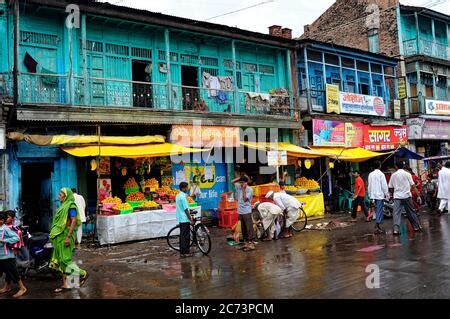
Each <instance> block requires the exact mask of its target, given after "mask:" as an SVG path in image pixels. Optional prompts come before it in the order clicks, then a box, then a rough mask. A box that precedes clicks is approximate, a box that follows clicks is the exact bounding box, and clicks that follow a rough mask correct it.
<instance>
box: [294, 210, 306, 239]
mask: <svg viewBox="0 0 450 319" xmlns="http://www.w3.org/2000/svg"><path fill="white" fill-rule="evenodd" d="M298 212H299V215H298V218H297V220H296V221H295V222H294V223H293V224H292V226H291V227H292V229H293V230H294V231H296V232H298V233H299V232H301V231H302V230H303V229H305V227H306V224H307V223H308V217H307V216H306V213H305V211H304V210H303V208H301V207H300V208H299V209H298Z"/></svg>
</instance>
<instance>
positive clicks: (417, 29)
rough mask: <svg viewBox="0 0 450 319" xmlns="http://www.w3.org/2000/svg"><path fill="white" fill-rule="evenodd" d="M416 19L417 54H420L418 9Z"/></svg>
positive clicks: (415, 14)
mask: <svg viewBox="0 0 450 319" xmlns="http://www.w3.org/2000/svg"><path fill="white" fill-rule="evenodd" d="M414 19H415V22H416V35H417V37H416V41H417V54H420V28H419V17H418V15H417V11H416V12H414Z"/></svg>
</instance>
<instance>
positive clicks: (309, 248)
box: [0, 213, 450, 299]
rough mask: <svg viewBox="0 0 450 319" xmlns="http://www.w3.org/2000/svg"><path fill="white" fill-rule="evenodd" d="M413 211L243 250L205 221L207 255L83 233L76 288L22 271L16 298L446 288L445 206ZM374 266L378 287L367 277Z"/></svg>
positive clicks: (449, 279)
mask: <svg viewBox="0 0 450 319" xmlns="http://www.w3.org/2000/svg"><path fill="white" fill-rule="evenodd" d="M329 219H330V218H329ZM331 219H333V220H341V221H342V220H344V221H345V220H349V216H348V215H344V216H343V215H331ZM420 219H421V222H422V225H423V228H424V231H423V232H422V233H414V232H413V230H412V229H411V228H410V226H409V224H408V225H407V223H406V220H405V219H403V221H402V222H403V224H402V226H401V233H402V234H401V236H400V237H394V236H393V235H392V221H391V220H387V221H386V222H385V225H384V227H385V228H386V230H387V231H388V232H387V234H386V235H373V223H365V222H364V221H362V220H360V221H359V222H358V223H357V224H352V225H351V226H349V227H346V228H342V229H335V230H330V231H328V230H308V231H304V232H301V233H299V234H296V235H295V236H294V237H293V238H290V239H282V240H278V241H273V242H262V243H258V244H257V245H256V247H257V249H256V250H255V251H252V252H243V251H240V250H238V249H237V248H236V247H233V246H229V245H228V244H227V243H226V237H227V234H229V233H230V232H229V231H227V230H224V229H219V228H211V234H212V242H213V244H212V251H211V253H210V255H209V256H202V255H201V253H200V252H198V251H197V252H196V254H195V256H194V257H192V258H185V259H180V258H179V256H178V254H177V253H175V252H173V251H171V250H170V249H169V247H168V246H167V243H166V241H165V240H164V239H158V240H150V241H144V242H136V243H127V244H120V245H115V246H111V247H101V248H98V247H93V246H92V245H89V244H88V243H85V246H84V247H83V249H82V250H81V251H76V252H75V253H74V255H75V258H74V259H75V260H76V261H78V262H79V263H82V264H81V266H82V268H85V269H86V270H88V272H89V274H90V277H89V279H88V281H87V282H86V284H85V286H83V288H81V289H75V290H72V291H68V292H63V293H60V294H55V293H53V290H54V289H55V288H57V287H58V285H59V284H60V282H59V281H57V280H55V278H53V277H51V276H31V277H29V278H28V279H27V281H26V285H27V287H28V290H29V291H28V293H27V295H26V296H25V297H23V298H24V299H27V298H31V299H32V298H52V299H53V298H54V299H71V298H77V299H78V298H82V299H85V298H88V299H90V298H123V299H143V298H151V299H166V298H174V299H179V298H181V299H185V298H187V299H191V298H200V299H202V298H213V299H223V298H226V299H259V298H262V299H267V298H275V299H278V298H321V299H324V298H325V299H326V298H332V299H334V298H363V299H377V298H389V299H395V298H418V299H424V298H427V299H432V298H450V272H448V269H449V266H450V249H449V248H450V238H449V236H450V235H449V234H450V226H449V215H443V216H437V215H430V214H428V213H423V214H422V215H421V217H420ZM319 222H322V221H321V220H318V221H312V223H314V224H316V223H319ZM369 265H371V266H369ZM368 266H369V268H367V267H368ZM377 268H378V269H379V279H380V280H379V288H377V285H376V280H371V279H372V277H370V278H369V279H367V277H368V276H369V275H371V274H370V273H369V272H370V270H372V269H375V270H376V269H377ZM366 270H368V271H369V272H366ZM375 275H376V274H375ZM373 278H376V277H373ZM366 281H367V282H368V283H369V287H370V288H373V289H369V288H368V286H367V285H366ZM0 285H3V279H0ZM1 298H11V296H0V299H1Z"/></svg>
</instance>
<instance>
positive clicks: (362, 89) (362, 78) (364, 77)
mask: <svg viewBox="0 0 450 319" xmlns="http://www.w3.org/2000/svg"><path fill="white" fill-rule="evenodd" d="M358 84H359V85H358V92H359V94H364V95H371V94H370V75H369V73H366V72H358Z"/></svg>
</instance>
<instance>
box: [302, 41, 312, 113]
mask: <svg viewBox="0 0 450 319" xmlns="http://www.w3.org/2000/svg"><path fill="white" fill-rule="evenodd" d="M302 50H303V58H304V60H305V72H306V99H307V102H308V111H309V114H311V113H312V100H311V94H310V89H311V87H310V85H309V70H308V54H307V52H306V47H305V48H303V49H302Z"/></svg>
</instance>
